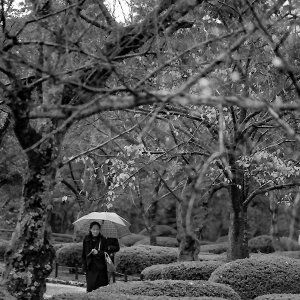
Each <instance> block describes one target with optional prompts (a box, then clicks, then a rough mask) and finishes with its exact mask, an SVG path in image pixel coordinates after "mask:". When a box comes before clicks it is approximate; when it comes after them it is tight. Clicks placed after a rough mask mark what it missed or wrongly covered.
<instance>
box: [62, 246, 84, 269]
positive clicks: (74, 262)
mask: <svg viewBox="0 0 300 300" xmlns="http://www.w3.org/2000/svg"><path fill="white" fill-rule="evenodd" d="M81 255H82V243H69V244H68V245H65V246H63V247H61V248H59V249H58V250H57V251H56V262H57V263H58V264H59V265H63V266H66V267H75V266H81V265H82V260H81Z"/></svg>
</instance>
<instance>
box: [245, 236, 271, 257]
mask: <svg viewBox="0 0 300 300" xmlns="http://www.w3.org/2000/svg"><path fill="white" fill-rule="evenodd" d="M248 247H249V251H250V252H253V253H257V252H261V253H272V252H274V251H275V249H274V247H273V242H272V237H271V236H269V235H259V236H256V237H254V238H252V239H250V240H249V241H248Z"/></svg>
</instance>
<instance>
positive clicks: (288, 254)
mask: <svg viewBox="0 0 300 300" xmlns="http://www.w3.org/2000/svg"><path fill="white" fill-rule="evenodd" d="M269 255H270V256H271V255H273V256H285V257H290V258H295V259H300V251H278V252H277V251H276V252H273V253H271V254H269Z"/></svg>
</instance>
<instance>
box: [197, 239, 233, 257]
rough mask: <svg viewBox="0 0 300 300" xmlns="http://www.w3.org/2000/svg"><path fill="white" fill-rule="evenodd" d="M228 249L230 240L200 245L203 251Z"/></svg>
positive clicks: (211, 251)
mask: <svg viewBox="0 0 300 300" xmlns="http://www.w3.org/2000/svg"><path fill="white" fill-rule="evenodd" d="M227 249H228V242H224V243H218V244H207V245H202V246H200V251H201V252H209V253H213V254H221V253H224V252H226V251H227ZM201 252H200V254H201Z"/></svg>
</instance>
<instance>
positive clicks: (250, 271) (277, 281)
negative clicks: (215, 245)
mask: <svg viewBox="0 0 300 300" xmlns="http://www.w3.org/2000/svg"><path fill="white" fill-rule="evenodd" d="M209 281H212V282H217V283H224V284H228V285H230V286H231V287H232V288H233V289H234V290H235V291H236V292H238V293H239V294H240V296H241V298H242V299H253V298H255V297H257V296H260V295H265V294H267V293H269V292H270V291H272V292H274V293H296V294H297V293H300V285H299V281H300V261H299V260H297V259H292V258H288V257H279V256H276V257H274V256H272V255H264V256H262V257H253V258H247V259H239V260H236V261H232V262H229V263H226V264H224V265H222V266H221V267H219V268H218V269H216V270H215V271H214V272H213V273H212V274H211V276H210V278H209Z"/></svg>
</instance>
